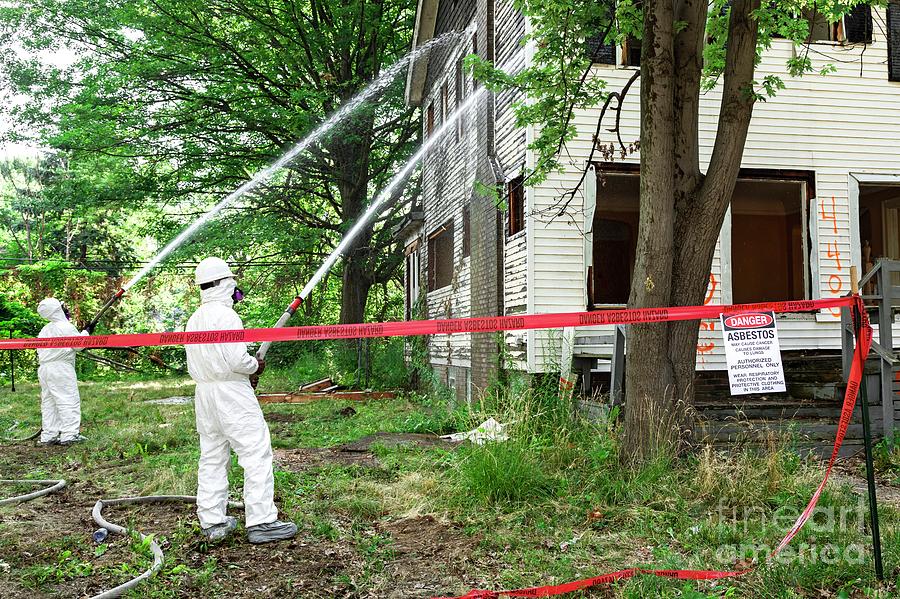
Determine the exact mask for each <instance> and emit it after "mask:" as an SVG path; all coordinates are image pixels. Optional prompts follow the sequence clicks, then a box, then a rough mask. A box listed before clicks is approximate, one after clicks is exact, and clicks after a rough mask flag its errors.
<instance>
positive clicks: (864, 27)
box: [844, 4, 872, 44]
mask: <svg viewBox="0 0 900 599" xmlns="http://www.w3.org/2000/svg"><path fill="white" fill-rule="evenodd" d="M844 37H845V38H846V40H847V41H848V42H849V43H851V44H871V43H872V7H871V6H868V5H865V4H859V5H857V6H854V7H853V9H852V10H851V11H850V12H849V13H848V14H847V15H846V16H845V17H844Z"/></svg>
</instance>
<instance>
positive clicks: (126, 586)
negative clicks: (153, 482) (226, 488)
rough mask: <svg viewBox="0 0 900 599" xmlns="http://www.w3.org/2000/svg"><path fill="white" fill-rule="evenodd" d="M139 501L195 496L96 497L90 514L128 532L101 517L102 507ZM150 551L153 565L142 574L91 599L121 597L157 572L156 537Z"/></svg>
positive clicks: (184, 499)
mask: <svg viewBox="0 0 900 599" xmlns="http://www.w3.org/2000/svg"><path fill="white" fill-rule="evenodd" d="M139 503H197V498H196V497H195V496H193V495H148V496H145V497H123V498H121V499H98V500H97V503H95V504H94V509H93V510H91V516H92V517H93V518H94V522H96V523H97V524H99V525H100V526H101V527H103V528H105V529H106V530H108V531H109V532H113V533H116V534H121V535H124V534H128V533H129V532H131V529H128V528H125V527H124V526H119V525H118V524H113V523H112V522H108V521H107V520H106V519H105V518H104V517H103V508H105V507H107V506H111V505H130V504H139ZM228 507H230V508H243V507H244V504H243V503H239V502H236V501H229V502H228ZM134 532H136V533H137V534H138V535H139V536H140V538H141V540H144V539H145V538H147V537H146V535H144V534H143V533H141V532H139V531H136V530H135V531H134ZM150 551H152V552H153V565H151V566H150V568H149V569H147V570H146V571H145V572H144V573H143V574H141V575H140V576H138V577H137V578H133V579H131V580H129V581H128V582H125V583H122V584H120V585H119V586H117V587H116V588H114V589H110V590H108V591H104V592H102V593H100V594H99V595H94V596H93V597H91V599H112V598H113V597H121V596H122V595H123V594H124V593H126V592H128V591H130V590H132V589H133V588H135V587H136V586H137V585H139V584H140V583H141V582H142V581H143V580H146V579H147V578H150V577H151V576H153V575H155V574H156V573H157V572H159V570H160V569H161V568H162V567H163V552H162V549H160V547H159V544H157V542H156V539H151V540H150Z"/></svg>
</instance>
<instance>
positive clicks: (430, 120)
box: [425, 102, 434, 137]
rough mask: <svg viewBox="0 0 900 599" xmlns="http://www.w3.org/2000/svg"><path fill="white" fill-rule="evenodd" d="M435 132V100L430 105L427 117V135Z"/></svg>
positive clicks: (429, 135)
mask: <svg viewBox="0 0 900 599" xmlns="http://www.w3.org/2000/svg"><path fill="white" fill-rule="evenodd" d="M432 133H434V102H432V103H431V104H429V105H428V110H427V111H426V117H425V137H431V134H432Z"/></svg>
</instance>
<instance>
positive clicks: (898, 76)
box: [887, 0, 900, 81]
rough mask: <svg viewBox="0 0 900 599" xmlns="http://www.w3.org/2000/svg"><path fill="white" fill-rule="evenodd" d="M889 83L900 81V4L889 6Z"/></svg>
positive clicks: (894, 3)
mask: <svg viewBox="0 0 900 599" xmlns="http://www.w3.org/2000/svg"><path fill="white" fill-rule="evenodd" d="M887 46H888V81H900V2H897V1H896V0H892V2H891V3H890V4H888V6H887Z"/></svg>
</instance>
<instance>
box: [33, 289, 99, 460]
mask: <svg viewBox="0 0 900 599" xmlns="http://www.w3.org/2000/svg"><path fill="white" fill-rule="evenodd" d="M37 311H38V314H40V315H41V316H42V317H43V318H45V319H47V320H49V321H50V322H48V323H47V324H46V325H44V328H42V329H41V332H40V333H38V337H77V336H79V335H87V331H84V332H79V331H78V329H77V328H75V325H73V324H72V323H71V322H69V319H68V318H66V314H65V312H63V309H62V304H61V303H60V302H59V300H58V299H56V298H52V297H48V298H47V299H45V300H43V301H41V303H40V304H38V309H37ZM37 354H38V363H39V366H38V381H40V383H41V441H42V442H44V443H47V442H49V441H72V440H74V439H75V438H77V437H78V432H79V429H80V428H81V396H80V395H79V393H78V377H77V376H76V374H75V350H74V349H65V348H55V349H39V350H37Z"/></svg>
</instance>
